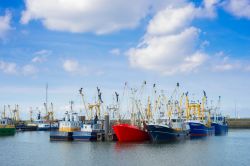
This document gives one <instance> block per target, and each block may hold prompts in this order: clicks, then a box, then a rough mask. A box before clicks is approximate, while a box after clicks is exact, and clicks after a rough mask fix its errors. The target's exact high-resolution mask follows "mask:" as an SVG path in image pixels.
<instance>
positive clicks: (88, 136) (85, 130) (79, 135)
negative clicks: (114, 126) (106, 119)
mask: <svg viewBox="0 0 250 166" xmlns="http://www.w3.org/2000/svg"><path fill="white" fill-rule="evenodd" d="M103 135H104V129H103V121H101V120H99V119H98V117H97V115H96V116H95V119H94V120H92V121H91V122H85V123H82V124H81V130H80V131H75V132H73V140H75V141H97V139H98V136H100V137H102V138H100V139H103Z"/></svg>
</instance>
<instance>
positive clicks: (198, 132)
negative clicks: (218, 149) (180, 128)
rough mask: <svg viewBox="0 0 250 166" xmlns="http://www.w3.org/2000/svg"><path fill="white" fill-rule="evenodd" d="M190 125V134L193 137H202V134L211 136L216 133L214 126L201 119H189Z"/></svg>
mask: <svg viewBox="0 0 250 166" xmlns="http://www.w3.org/2000/svg"><path fill="white" fill-rule="evenodd" d="M187 123H188V124H189V127H190V136H191V137H200V136H210V135H214V132H215V129H214V126H209V125H206V124H205V123H202V122H201V121H199V120H189V121H187Z"/></svg>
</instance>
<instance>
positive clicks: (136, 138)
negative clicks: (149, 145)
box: [113, 124, 149, 142]
mask: <svg viewBox="0 0 250 166" xmlns="http://www.w3.org/2000/svg"><path fill="white" fill-rule="evenodd" d="M113 130H114V132H115V134H116V136H117V138H118V141H120V142H140V141H147V140H149V134H148V132H146V131H144V130H141V129H139V128H138V127H136V126H133V125H129V124H119V125H114V126H113Z"/></svg>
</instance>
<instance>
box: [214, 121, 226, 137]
mask: <svg viewBox="0 0 250 166" xmlns="http://www.w3.org/2000/svg"><path fill="white" fill-rule="evenodd" d="M212 126H214V129H215V135H226V134H227V132H228V125H226V124H218V123H212Z"/></svg>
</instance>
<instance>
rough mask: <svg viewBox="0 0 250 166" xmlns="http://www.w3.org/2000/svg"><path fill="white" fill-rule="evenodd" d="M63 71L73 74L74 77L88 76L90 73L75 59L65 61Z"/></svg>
mask: <svg viewBox="0 0 250 166" xmlns="http://www.w3.org/2000/svg"><path fill="white" fill-rule="evenodd" d="M63 69H64V70H65V71H66V72H68V73H71V74H73V75H76V74H77V75H86V74H88V72H89V71H87V69H86V68H85V67H84V66H82V65H80V64H79V62H78V61H77V60H73V59H66V60H64V61H63Z"/></svg>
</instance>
